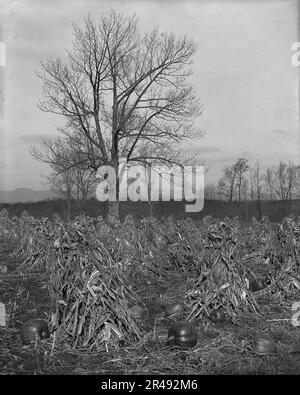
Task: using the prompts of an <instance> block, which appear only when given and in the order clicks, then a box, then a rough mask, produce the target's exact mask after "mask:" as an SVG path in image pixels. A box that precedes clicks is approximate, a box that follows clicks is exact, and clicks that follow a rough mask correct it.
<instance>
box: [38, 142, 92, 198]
mask: <svg viewBox="0 0 300 395" xmlns="http://www.w3.org/2000/svg"><path fill="white" fill-rule="evenodd" d="M32 154H33V156H34V157H35V158H36V159H40V160H43V162H45V163H47V164H48V165H49V166H50V168H51V169H52V172H51V173H50V174H49V175H48V176H47V177H46V179H47V183H48V185H50V187H51V189H52V190H54V191H55V192H57V193H58V194H59V195H61V196H64V197H65V198H66V199H68V200H71V199H77V201H79V200H81V199H82V200H86V199H87V198H89V197H91V196H92V194H93V192H94V191H95V188H96V184H97V179H96V176H95V172H94V171H93V170H92V169H87V168H85V167H84V166H82V165H80V164H78V165H77V166H76V167H75V166H72V165H71V166H70V163H73V162H74V156H76V155H78V151H77V150H76V147H74V142H73V141H72V140H70V139H67V138H64V139H61V138H58V139H57V140H56V141H54V142H53V141H51V140H49V139H48V140H45V141H44V142H43V151H42V153H41V152H39V150H37V149H36V148H35V147H33V148H32Z"/></svg>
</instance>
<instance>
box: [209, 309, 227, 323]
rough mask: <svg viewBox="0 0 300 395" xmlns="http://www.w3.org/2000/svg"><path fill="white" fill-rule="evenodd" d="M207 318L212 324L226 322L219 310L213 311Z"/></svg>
mask: <svg viewBox="0 0 300 395" xmlns="http://www.w3.org/2000/svg"><path fill="white" fill-rule="evenodd" d="M209 318H210V319H211V320H212V322H224V321H225V320H226V316H225V313H224V311H223V310H221V309H215V310H213V311H212V312H211V313H210V315H209Z"/></svg>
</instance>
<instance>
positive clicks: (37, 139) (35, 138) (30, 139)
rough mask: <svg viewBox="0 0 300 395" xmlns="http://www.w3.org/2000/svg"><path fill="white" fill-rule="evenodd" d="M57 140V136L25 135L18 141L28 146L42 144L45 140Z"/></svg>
mask: <svg viewBox="0 0 300 395" xmlns="http://www.w3.org/2000/svg"><path fill="white" fill-rule="evenodd" d="M56 138H57V135H56V134H23V135H22V136H20V137H19V138H18V139H19V140H20V141H23V142H25V143H26V144H41V143H42V141H43V140H45V139H51V140H54V139H56Z"/></svg>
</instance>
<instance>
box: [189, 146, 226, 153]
mask: <svg viewBox="0 0 300 395" xmlns="http://www.w3.org/2000/svg"><path fill="white" fill-rule="evenodd" d="M185 149H186V151H189V152H198V153H205V152H221V149H220V148H218V147H216V146H215V145H202V146H199V147H197V146H187V147H185Z"/></svg>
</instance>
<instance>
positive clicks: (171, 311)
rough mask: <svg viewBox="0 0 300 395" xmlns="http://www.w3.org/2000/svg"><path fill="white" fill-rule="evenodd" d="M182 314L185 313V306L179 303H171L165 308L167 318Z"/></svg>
mask: <svg viewBox="0 0 300 395" xmlns="http://www.w3.org/2000/svg"><path fill="white" fill-rule="evenodd" d="M182 312H183V305H182V304H181V303H179V302H174V303H170V304H167V305H166V306H165V316H166V317H172V316H173V317H174V316H178V315H180V314H181V313H182Z"/></svg>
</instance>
